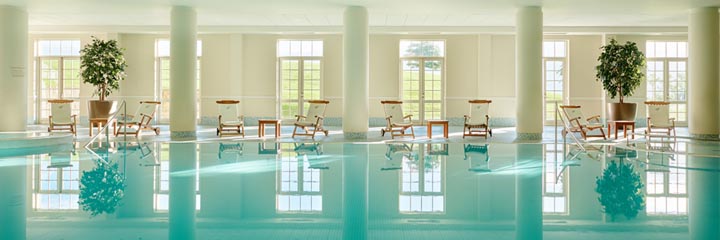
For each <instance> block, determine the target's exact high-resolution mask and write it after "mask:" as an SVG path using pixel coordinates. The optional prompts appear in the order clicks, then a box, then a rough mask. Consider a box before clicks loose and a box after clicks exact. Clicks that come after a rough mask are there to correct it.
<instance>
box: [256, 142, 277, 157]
mask: <svg viewBox="0 0 720 240" xmlns="http://www.w3.org/2000/svg"><path fill="white" fill-rule="evenodd" d="M265 144H266V143H265V142H261V143H258V154H275V155H277V154H278V153H279V152H280V143H270V144H272V145H273V147H275V148H268V147H267V146H265Z"/></svg>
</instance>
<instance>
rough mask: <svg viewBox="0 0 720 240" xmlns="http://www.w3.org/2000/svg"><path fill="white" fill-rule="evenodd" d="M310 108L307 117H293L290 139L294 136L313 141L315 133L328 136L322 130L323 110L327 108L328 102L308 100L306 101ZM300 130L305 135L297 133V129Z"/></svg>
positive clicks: (326, 132)
mask: <svg viewBox="0 0 720 240" xmlns="http://www.w3.org/2000/svg"><path fill="white" fill-rule="evenodd" d="M308 102H309V103H310V106H309V107H308V111H307V115H295V118H296V119H295V123H294V125H295V128H294V129H293V135H292V137H293V138H295V136H297V135H300V136H311V137H312V139H315V133H318V132H322V133H324V134H325V136H327V135H328V130H325V129H324V128H323V121H324V120H325V109H326V108H327V105H328V103H330V101H328V100H310V101H308ZM298 128H301V129H302V130H304V131H305V133H298V132H297V129H298Z"/></svg>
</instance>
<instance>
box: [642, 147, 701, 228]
mask: <svg viewBox="0 0 720 240" xmlns="http://www.w3.org/2000/svg"><path fill="white" fill-rule="evenodd" d="M648 144H656V145H657V144H660V145H662V144H666V143H648ZM661 147H662V146H661ZM675 147H676V148H677V149H675V151H677V152H686V150H687V145H686V143H682V142H678V143H675ZM651 154H660V155H667V156H668V159H667V160H664V159H663V161H664V162H660V163H658V162H655V161H653V162H649V163H651V164H647V165H646V173H645V174H644V176H643V178H644V180H645V189H644V190H645V194H646V198H647V199H646V200H645V202H646V208H645V212H646V214H647V215H648V216H657V217H662V216H687V215H688V211H689V210H690V201H689V198H688V192H689V191H688V190H689V187H688V180H689V179H688V177H689V174H688V170H687V169H686V167H687V156H686V155H684V154H672V153H662V152H660V153H657V152H649V151H648V152H647V154H646V160H647V161H650V155H651ZM661 157H664V156H661ZM657 164H660V165H663V164H664V166H657ZM658 168H660V169H658ZM651 174H653V175H656V176H657V175H659V177H660V179H661V180H662V183H661V184H662V186H661V189H662V192H659V193H658V192H654V191H653V193H650V192H651V191H650V190H649V189H650V182H649V178H650V177H649V175H651ZM673 175H675V176H676V177H678V179H679V178H680V177H684V187H685V188H684V191H679V189H680V188H679V186H680V185H681V184H680V183H679V182H677V183H674V184H676V186H675V189H676V190H675V192H673V193H671V191H670V190H671V188H670V185H671V184H673V183H671V182H670V180H671V177H673ZM672 198H674V199H676V200H677V202H676V204H678V205H677V206H676V207H678V209H677V210H678V211H677V212H668V209H667V206H668V205H669V204H670V203H668V201H667V200H668V199H672ZM663 199H664V200H665V207H666V208H665V210H664V211H659V210H658V209H661V208H657V207H656V208H655V209H654V210H653V209H650V208H651V207H652V206H653V205H655V204H656V203H659V202H661V200H663ZM654 200H657V202H655V203H653V204H651V201H654ZM680 201H685V207H686V208H685V209H680V208H679V207H680V203H679V202H680Z"/></svg>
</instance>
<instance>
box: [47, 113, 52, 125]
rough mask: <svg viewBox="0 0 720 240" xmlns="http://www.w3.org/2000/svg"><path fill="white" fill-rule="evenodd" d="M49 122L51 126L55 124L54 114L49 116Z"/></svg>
mask: <svg viewBox="0 0 720 240" xmlns="http://www.w3.org/2000/svg"><path fill="white" fill-rule="evenodd" d="M48 124H50V126H52V125H53V121H52V115H50V116H48Z"/></svg>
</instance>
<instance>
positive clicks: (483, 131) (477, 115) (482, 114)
mask: <svg viewBox="0 0 720 240" xmlns="http://www.w3.org/2000/svg"><path fill="white" fill-rule="evenodd" d="M468 102H469V103H470V115H465V127H464V128H463V138H465V136H485V138H486V139H487V137H488V135H490V136H491V137H492V129H490V115H488V109H489V108H490V103H491V102H492V101H490V100H470V101H468Z"/></svg>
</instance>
